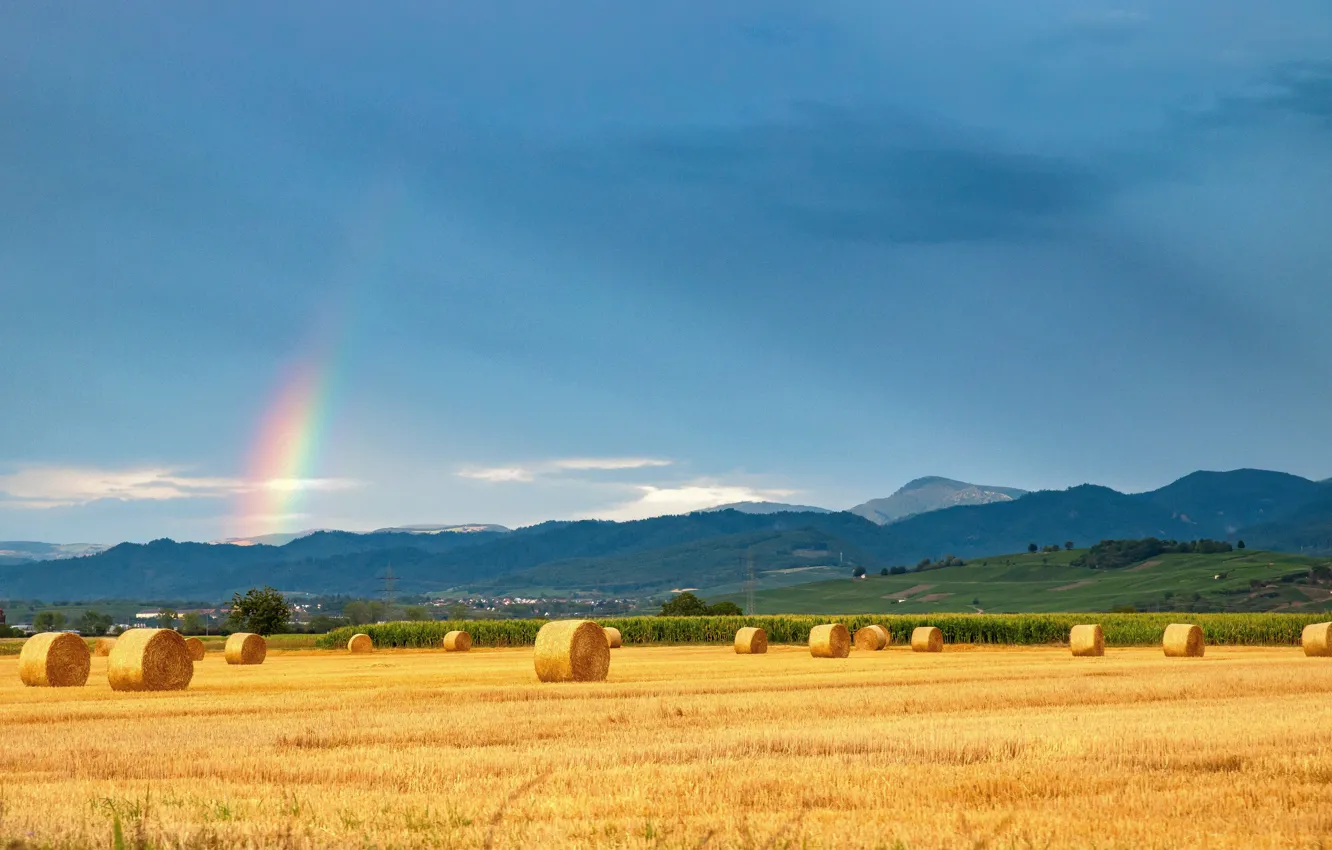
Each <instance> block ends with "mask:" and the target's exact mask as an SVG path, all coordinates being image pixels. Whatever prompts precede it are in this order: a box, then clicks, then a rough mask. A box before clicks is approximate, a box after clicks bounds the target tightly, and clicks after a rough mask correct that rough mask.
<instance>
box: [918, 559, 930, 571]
mask: <svg viewBox="0 0 1332 850" xmlns="http://www.w3.org/2000/svg"><path fill="white" fill-rule="evenodd" d="M929 565H930V559H929V558H921V559H920V561H919V562H917V564H916V569H917V570H923V569H925V568H926V567H928V566H929Z"/></svg>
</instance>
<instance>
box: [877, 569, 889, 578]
mask: <svg viewBox="0 0 1332 850" xmlns="http://www.w3.org/2000/svg"><path fill="white" fill-rule="evenodd" d="M879 575H881V576H886V575H888V568H887V567H884V568H883V569H881V570H879Z"/></svg>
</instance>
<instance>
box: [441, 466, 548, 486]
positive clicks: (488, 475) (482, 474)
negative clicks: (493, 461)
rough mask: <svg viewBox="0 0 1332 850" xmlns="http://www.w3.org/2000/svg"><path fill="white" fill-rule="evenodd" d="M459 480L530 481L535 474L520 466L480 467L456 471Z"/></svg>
mask: <svg viewBox="0 0 1332 850" xmlns="http://www.w3.org/2000/svg"><path fill="white" fill-rule="evenodd" d="M457 474H458V477H460V478H472V479H475V480H477V481H493V482H496V483H499V482H505V481H531V480H532V479H533V478H534V477H535V473H533V472H532V470H530V469H524V468H523V467H521V466H492V467H481V468H479V469H463V470H459V471H458V473H457Z"/></svg>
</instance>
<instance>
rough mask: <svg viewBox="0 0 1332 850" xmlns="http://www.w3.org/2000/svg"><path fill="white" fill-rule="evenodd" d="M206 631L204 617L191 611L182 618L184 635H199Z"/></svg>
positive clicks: (181, 628) (181, 624)
mask: <svg viewBox="0 0 1332 850" xmlns="http://www.w3.org/2000/svg"><path fill="white" fill-rule="evenodd" d="M203 630H204V621H203V617H200V616H199V615H198V614H196V613H194V612H193V611H191V612H190V613H188V614H186V615H184V616H183V617H181V618H180V633H181V634H183V635H197V634H201V633H202V632H203Z"/></svg>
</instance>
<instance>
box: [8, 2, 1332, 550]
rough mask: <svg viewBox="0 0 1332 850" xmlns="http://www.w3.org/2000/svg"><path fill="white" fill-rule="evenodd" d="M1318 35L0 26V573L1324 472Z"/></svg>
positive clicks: (934, 24) (1247, 25)
mask: <svg viewBox="0 0 1332 850" xmlns="http://www.w3.org/2000/svg"><path fill="white" fill-rule="evenodd" d="M1330 220H1332V5H1330V4H1328V3H1326V0H1283V2H1281V3H1280V4H1276V5H1275V6H1273V5H1262V4H1253V3H1250V2H1241V0H1173V1H1172V2H1169V3H1164V2H1157V3H1142V4H1137V5H1123V4H1122V3H1118V2H1110V3H1097V2H1068V0H1033V2H1028V3H1023V4H1019V5H1018V6H1016V7H1015V6H1014V5H1013V4H995V3H991V2H987V1H986V0H968V2H962V0H938V1H937V2H932V3H928V4H922V3H905V2H902V3H898V2H887V3H865V2H861V0H847V1H846V2H842V0H823V2H819V3H808V2H803V3H796V2H788V1H787V0H745V2H725V0H723V2H709V3H701V2H699V3H693V2H675V3H656V4H646V3H620V2H611V0H599V2H580V0H571V2H566V3H560V4H543V3H535V2H531V1H530V0H528V2H508V0H490V2H486V3H466V4H464V3H447V4H431V3H421V2H395V0H387V2H381V3H375V4H351V3H314V2H305V3H300V2H294V3H286V4H276V5H274V4H261V3H255V2H232V3H226V4H187V5H185V6H173V7H171V9H170V10H169V11H168V10H167V9H166V7H165V6H163V5H162V4H160V3H145V2H133V0H130V2H125V3H117V4H104V3H98V2H92V0H88V2H66V3H6V4H3V5H0V539H10V540H13V539H19V540H44V541H50V542H116V541H120V540H149V539H153V538H158V537H172V538H175V539H188V540H212V539H221V538H225V537H239V536H247V535H257V534H262V533H269V532H276V531H284V530H297V529H303V528H325V527H328V528H347V529H353V530H361V529H371V528H377V527H383V526H392V525H404V524H411V523H464V522H494V523H502V524H505V525H509V526H519V525H526V524H531V523H535V522H540V521H543V520H546V519H569V518H582V517H600V518H608V519H632V518H638V517H644V516H651V515H656V514H663V513H678V512H684V511H688V510H693V509H696V508H700V507H705V506H708V505H714V504H720V503H725V502H732V501H739V500H748V499H769V500H780V501H792V502H798V503H801V504H814V505H822V506H825V507H830V508H846V507H850V506H852V505H855V504H857V503H859V502H862V501H865V500H867V499H870V498H875V497H882V496H886V495H888V494H890V493H891V492H893V491H894V490H896V489H897V488H898V487H899V486H901V485H902V484H903V483H905V482H906V481H908V480H910V479H912V478H916V477H919V476H924V475H944V476H948V477H952V478H958V479H962V480H967V481H973V482H979V483H984V484H994V485H1006V486H1014V487H1022V488H1027V489H1040V488H1062V487H1068V486H1073V485H1077V484H1081V483H1084V482H1093V483H1098V484H1104V485H1107V486H1111V487H1115V488H1116V489H1120V490H1124V491H1130V492H1136V491H1142V490H1147V489H1152V488H1155V487H1158V486H1161V485H1163V484H1166V483H1168V482H1169V481H1171V480H1173V479H1175V478H1177V477H1179V476H1181V475H1184V474H1186V473H1188V472H1191V471H1193V470H1195V469H1233V468H1240V467H1259V468H1267V469H1279V470H1283V471H1288V472H1293V473H1296V474H1300V475H1306V476H1309V477H1312V478H1318V479H1322V478H1326V477H1328V476H1330V475H1332V442H1329V440H1328V434H1329V433H1332V432H1330V431H1329V422H1332V392H1329V389H1330V388H1329V377H1332V334H1328V333H1327V332H1326V331H1327V328H1328V326H1329V320H1332V277H1330V272H1329V270H1332V240H1329V239H1328V238H1327V236H1328V233H1329V232H1332V231H1330V230H1329V221H1330Z"/></svg>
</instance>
